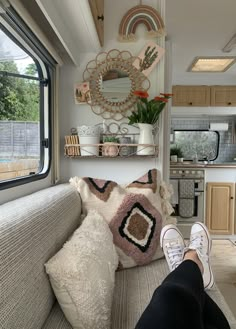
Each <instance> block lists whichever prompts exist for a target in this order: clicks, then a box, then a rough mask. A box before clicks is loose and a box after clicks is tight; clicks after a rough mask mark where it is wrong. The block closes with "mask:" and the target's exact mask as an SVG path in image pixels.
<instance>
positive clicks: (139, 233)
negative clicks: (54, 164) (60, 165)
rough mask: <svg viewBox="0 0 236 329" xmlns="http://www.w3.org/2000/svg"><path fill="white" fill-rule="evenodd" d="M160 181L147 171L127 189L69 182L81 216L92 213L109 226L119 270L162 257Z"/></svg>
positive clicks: (89, 180) (104, 183)
mask: <svg viewBox="0 0 236 329" xmlns="http://www.w3.org/2000/svg"><path fill="white" fill-rule="evenodd" d="M160 177H161V176H160V172H159V171H157V170H156V169H151V170H149V171H148V172H147V173H146V174H144V175H143V176H142V177H140V178H138V179H136V180H135V181H133V182H131V183H130V184H128V185H127V186H121V185H119V184H117V183H116V182H113V181H106V180H101V179H96V178H91V177H83V178H79V177H74V178H71V179H70V183H71V184H72V185H74V186H76V188H77V189H78V191H79V193H80V195H81V199H82V206H83V212H84V213H87V211H88V210H89V209H96V210H98V211H99V212H101V213H102V215H103V216H104V218H105V219H106V220H107V222H108V223H109V226H110V229H111V231H112V233H113V236H114V243H115V244H116V247H117V252H118V254H119V260H120V266H119V268H128V267H133V266H136V265H144V264H147V263H149V262H150V261H152V260H154V259H158V258H160V257H162V256H163V253H162V250H161V248H160V246H159V236H160V231H161V228H162V225H163V222H165V217H166V213H165V212H163V207H164V205H165V204H167V203H168V200H166V199H164V198H162V197H161V195H160V190H161V178H160ZM165 209H166V207H165Z"/></svg>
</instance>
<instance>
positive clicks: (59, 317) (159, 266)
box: [42, 259, 236, 329]
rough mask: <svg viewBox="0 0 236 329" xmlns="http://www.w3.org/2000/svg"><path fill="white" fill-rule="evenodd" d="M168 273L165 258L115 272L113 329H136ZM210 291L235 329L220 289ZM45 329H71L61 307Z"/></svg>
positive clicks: (54, 310)
mask: <svg viewBox="0 0 236 329" xmlns="http://www.w3.org/2000/svg"><path fill="white" fill-rule="evenodd" d="M168 273H169V269H168V266H167V263H166V261H165V260H164V259H161V260H157V261H154V262H152V263H151V264H148V265H146V266H142V267H135V268H130V269H127V270H125V271H119V272H116V285H115V290H114V298H113V305H112V325H111V329H134V328H135V325H136V323H137V322H138V319H139V318H140V316H141V314H142V312H143V311H144V309H145V308H146V306H147V305H148V303H149V301H150V300H151V297H152V295H153V292H154V290H155V289H156V287H157V286H158V285H160V284H161V282H162V281H163V279H164V278H165V277H166V275H167V274H168ZM207 292H208V293H209V295H210V296H211V297H212V298H213V299H214V300H215V302H216V303H217V304H218V305H219V307H220V308H221V309H222V311H223V312H224V314H225V316H226V317H227V319H228V321H229V323H230V325H231V329H236V321H235V319H234V317H233V315H232V312H231V311H230V309H229V307H228V306H227V304H226V302H225V300H224V298H223V296H222V294H221V293H220V291H219V290H218V288H217V286H215V287H214V289H212V290H208V291H207ZM42 329H71V326H70V325H69V323H68V322H67V321H66V320H65V318H64V316H63V313H62V311H61V310H60V308H59V306H58V304H56V305H55V307H54V308H53V312H52V313H51V314H50V316H49V318H48V320H47V322H46V323H45V326H44V327H43V328H42Z"/></svg>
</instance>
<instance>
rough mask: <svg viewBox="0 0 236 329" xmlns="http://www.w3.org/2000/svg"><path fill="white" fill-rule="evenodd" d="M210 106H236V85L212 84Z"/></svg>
mask: <svg viewBox="0 0 236 329" xmlns="http://www.w3.org/2000/svg"><path fill="white" fill-rule="evenodd" d="M211 105H212V106H236V86H212V87H211Z"/></svg>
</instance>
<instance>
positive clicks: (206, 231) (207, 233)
mask: <svg viewBox="0 0 236 329" xmlns="http://www.w3.org/2000/svg"><path fill="white" fill-rule="evenodd" d="M194 224H198V225H200V226H201V227H202V229H203V230H204V232H205V233H206V235H207V239H208V241H209V248H208V255H210V251H211V248H212V240H211V236H210V234H209V232H208V229H207V227H206V225H204V224H203V223H201V222H196V223H194ZM208 265H209V272H210V281H209V283H208V284H207V285H206V286H205V287H204V288H205V289H206V290H208V289H211V288H212V287H213V285H214V277H213V272H212V269H211V265H210V257H209V261H208Z"/></svg>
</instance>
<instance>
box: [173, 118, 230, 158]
mask: <svg viewBox="0 0 236 329" xmlns="http://www.w3.org/2000/svg"><path fill="white" fill-rule="evenodd" d="M209 121H212V122H213V121H214V120H206V119H183V118H172V120H171V128H172V129H173V130H185V129H186V130H191V129H192V130H204V129H205V130H208V129H209ZM218 121H221V122H228V123H229V129H228V131H219V134H220V145H219V154H218V157H217V159H216V160H215V161H214V163H222V162H233V161H234V158H236V143H235V142H234V143H233V139H234V140H235V138H233V136H232V131H233V130H234V129H232V125H233V121H232V120H227V119H226V120H225V119H224V118H221V120H218ZM214 122H216V121H214Z"/></svg>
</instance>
